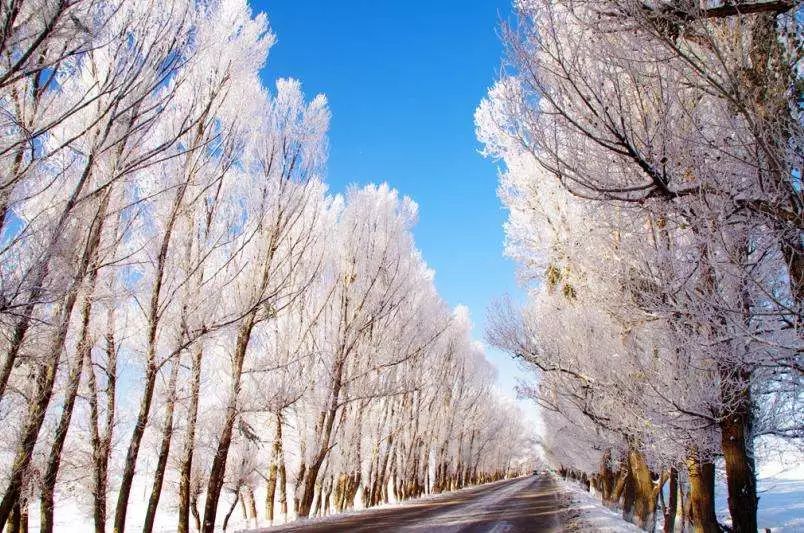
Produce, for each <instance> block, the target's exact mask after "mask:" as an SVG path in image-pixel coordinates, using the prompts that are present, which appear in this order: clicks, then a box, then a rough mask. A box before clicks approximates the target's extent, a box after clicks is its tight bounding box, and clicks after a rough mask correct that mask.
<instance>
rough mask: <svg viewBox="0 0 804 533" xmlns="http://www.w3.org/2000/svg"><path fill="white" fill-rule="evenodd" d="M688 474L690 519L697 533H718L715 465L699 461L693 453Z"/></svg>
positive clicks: (689, 457) (689, 461)
mask: <svg viewBox="0 0 804 533" xmlns="http://www.w3.org/2000/svg"><path fill="white" fill-rule="evenodd" d="M687 473H688V476H689V480H690V492H689V496H688V499H689V508H690V511H689V514H690V516H689V518H690V521H691V522H692V528H693V531H694V532H695V533H718V532H719V531H720V528H719V527H718V525H717V517H716V516H715V465H714V464H712V463H711V462H701V461H699V460H698V456H697V452H695V451H694V450H693V451H691V453H690V454H689V456H688V458H687Z"/></svg>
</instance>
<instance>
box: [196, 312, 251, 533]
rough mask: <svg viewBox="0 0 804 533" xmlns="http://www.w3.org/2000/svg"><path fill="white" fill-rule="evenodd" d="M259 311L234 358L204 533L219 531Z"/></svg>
mask: <svg viewBox="0 0 804 533" xmlns="http://www.w3.org/2000/svg"><path fill="white" fill-rule="evenodd" d="M255 316H256V311H251V312H250V313H249V314H248V316H246V317H245V318H244V319H243V323H242V324H241V326H240V330H239V332H238V335H237V342H236V343H235V352H234V355H233V357H232V384H231V389H230V391H229V400H228V404H227V406H226V420H225V421H224V425H223V430H222V432H221V438H220V440H219V441H218V448H217V450H216V452H215V457H214V459H213V460H212V468H211V469H210V472H209V483H208V484H207V497H206V500H205V502H204V524H203V527H202V531H203V532H204V533H213V531H214V529H215V516H216V514H217V512H218V499H219V498H220V494H221V489H222V488H223V478H224V475H225V473H226V458H227V457H228V456H229V446H230V445H231V443H232V431H233V429H234V423H235V419H236V418H237V400H238V397H239V396H240V378H241V376H242V374H243V361H244V360H245V358H246V350H247V348H248V342H249V339H250V338H251V330H252V329H253V328H254V323H255Z"/></svg>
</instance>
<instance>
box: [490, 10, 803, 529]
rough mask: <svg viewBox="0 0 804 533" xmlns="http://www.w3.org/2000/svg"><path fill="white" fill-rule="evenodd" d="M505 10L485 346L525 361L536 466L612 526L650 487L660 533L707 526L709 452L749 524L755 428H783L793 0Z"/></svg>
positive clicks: (792, 251)
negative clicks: (584, 484) (583, 490)
mask: <svg viewBox="0 0 804 533" xmlns="http://www.w3.org/2000/svg"><path fill="white" fill-rule="evenodd" d="M516 6H517V7H516V9H517V14H518V17H519V20H518V22H517V24H515V25H512V26H508V27H505V28H504V32H503V34H504V39H505V42H506V44H507V47H508V52H509V55H508V58H509V62H508V67H509V68H507V69H506V71H505V74H504V76H503V77H502V78H501V79H500V80H499V82H498V83H497V84H496V85H495V86H494V87H493V88H492V89H491V90H490V92H489V95H488V98H487V99H486V100H484V101H483V103H482V104H481V106H480V107H479V108H478V111H477V113H476V122H477V126H478V136H479V138H480V140H481V141H482V142H483V143H484V144H485V149H486V153H487V154H488V155H489V156H491V157H494V158H498V159H500V160H502V161H503V162H504V164H505V171H504V173H503V174H502V177H501V186H500V196H501V198H502V200H503V202H504V203H505V205H506V206H507V207H508V208H509V209H510V218H509V221H508V223H507V226H506V234H507V251H508V253H509V254H510V255H511V256H512V257H514V258H515V259H516V260H517V261H518V262H519V263H520V265H521V267H522V268H521V273H522V276H523V279H524V280H525V282H526V283H528V282H530V283H531V289H530V292H529V295H528V300H527V303H526V304H525V305H524V306H522V307H521V308H516V306H514V305H512V304H511V303H510V302H501V303H500V304H499V305H497V306H495V307H494V308H493V309H492V312H491V326H490V327H489V331H488V336H489V340H490V342H491V343H493V344H494V345H496V346H498V347H500V348H502V349H504V350H507V351H508V352H510V353H512V354H514V355H516V356H517V357H520V358H522V359H523V360H524V361H525V364H526V365H529V366H531V367H532V368H533V369H534V371H535V372H536V373H537V374H538V376H539V379H538V383H536V384H534V385H532V386H530V387H525V389H524V391H523V392H525V393H526V394H527V395H528V396H530V397H532V398H534V399H535V400H536V401H537V402H538V404H539V405H540V406H541V410H542V413H543V417H544V420H545V425H546V428H547V437H546V440H545V445H546V447H547V450H548V453H549V454H550V456H551V459H552V460H553V461H554V462H555V463H558V464H562V465H564V467H565V470H566V471H567V472H568V473H569V474H571V475H573V476H575V477H578V478H581V479H584V478H586V479H589V480H590V483H591V484H592V485H594V486H595V487H596V488H597V490H598V492H599V493H601V494H602V497H603V499H604V500H605V501H606V502H607V503H609V504H610V505H615V504H619V505H621V506H622V509H623V515H624V517H625V518H626V519H629V520H631V521H632V522H634V523H635V524H638V525H639V526H641V527H643V528H644V529H646V530H653V529H654V528H655V515H656V512H657V500H664V494H663V487H664V486H665V485H666V484H668V483H669V490H667V491H666V492H667V493H668V494H669V498H668V501H666V502H665V505H664V506H663V509H664V511H663V512H664V515H665V516H664V528H665V531H673V530H674V526H675V524H676V523H678V524H679V525H680V527H681V528H682V529H686V528H688V527H691V528H692V529H693V530H695V531H702V532H714V531H718V530H719V524H718V523H717V518H716V516H715V509H714V487H715V470H716V465H718V464H721V465H722V466H723V468H724V469H725V474H726V480H727V489H728V503H729V510H730V515H731V524H732V528H733V530H734V531H741V532H754V531H756V530H757V504H758V495H757V485H756V465H755V450H754V447H755V446H754V443H755V439H757V438H759V437H761V436H768V435H771V436H774V438H782V439H785V440H787V441H791V442H793V443H798V444H799V445H800V443H801V438H802V436H804V420H802V417H801V413H802V404H801V376H802V362H801V356H800V354H801V351H802V343H801V325H802V295H803V294H804V293H802V290H803V289H804V270H802V268H803V265H804V262H802V261H804V258H802V248H803V244H802V238H803V237H802V235H804V234H803V233H802V229H803V228H804V225H803V221H802V204H803V203H804V197H802V188H801V171H802V168H801V156H802V144H801V140H802V136H801V117H800V109H801V108H800V102H801V85H800V77H799V76H800V71H799V70H798V69H799V66H798V65H799V60H800V53H801V48H800V38H801V31H800V26H798V22H799V20H800V18H799V13H798V11H797V9H794V8H795V4H794V3H791V2H784V1H780V2H776V1H760V2H750V3H749V2H725V3H719V2H708V1H707V2H701V1H699V0H687V1H682V2H666V3H665V2H643V1H641V0H588V1H566V2H565V1H563V0H523V1H521V2H517V4H516ZM679 495H680V497H679ZM677 509H680V510H681V513H682V517H681V518H680V519H678V520H677V518H676V515H677Z"/></svg>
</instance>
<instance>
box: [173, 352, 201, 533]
mask: <svg viewBox="0 0 804 533" xmlns="http://www.w3.org/2000/svg"><path fill="white" fill-rule="evenodd" d="M203 353H204V352H203V350H202V349H201V348H200V347H199V348H197V349H196V350H195V352H193V363H192V370H191V372H192V376H191V378H190V379H191V380H192V381H191V383H190V406H189V407H188V413H187V416H188V417H189V420H188V421H187V434H186V435H185V437H184V446H183V448H182V454H181V467H180V469H179V470H180V472H179V523H178V526H177V528H176V529H177V531H178V533H189V531H190V478H191V476H192V471H193V453H194V451H195V426H196V423H197V420H198V400H199V393H200V390H201V358H202V357H203ZM196 529H198V528H197V527H196Z"/></svg>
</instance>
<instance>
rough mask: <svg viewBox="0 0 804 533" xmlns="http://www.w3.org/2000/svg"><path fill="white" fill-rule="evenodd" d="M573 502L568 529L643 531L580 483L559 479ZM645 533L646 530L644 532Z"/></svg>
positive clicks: (606, 531)
mask: <svg viewBox="0 0 804 533" xmlns="http://www.w3.org/2000/svg"><path fill="white" fill-rule="evenodd" d="M558 483H559V484H560V485H561V486H562V488H563V489H564V492H565V494H566V496H567V497H568V498H570V500H571V503H570V504H569V508H570V511H569V515H570V517H571V518H570V519H569V520H568V521H567V523H566V524H565V527H566V528H567V530H568V531H597V532H601V533H615V532H616V533H619V532H624V533H627V532H637V531H642V530H641V529H640V528H638V527H636V526H635V525H633V524H631V523H629V522H626V521H625V520H623V517H622V513H621V512H620V511H616V510H612V509H609V508H607V507H605V506H604V505H603V504H602V503H600V498H597V497H596V496H594V495H593V494H591V493H589V492H587V491H586V490H584V489H583V488H581V487H580V486H579V485H578V484H576V483H573V482H568V481H564V480H562V479H559V480H558ZM642 533H644V532H642Z"/></svg>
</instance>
